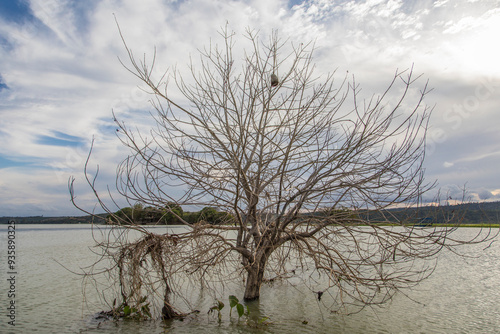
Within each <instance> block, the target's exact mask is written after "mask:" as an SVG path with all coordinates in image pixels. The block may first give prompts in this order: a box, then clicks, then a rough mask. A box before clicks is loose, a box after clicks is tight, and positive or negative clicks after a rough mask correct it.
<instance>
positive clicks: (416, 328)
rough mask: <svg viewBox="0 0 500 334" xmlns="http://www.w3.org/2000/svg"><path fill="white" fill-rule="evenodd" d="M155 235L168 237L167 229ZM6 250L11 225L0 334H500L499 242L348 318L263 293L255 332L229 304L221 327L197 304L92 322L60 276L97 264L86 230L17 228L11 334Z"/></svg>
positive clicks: (94, 301)
mask: <svg viewBox="0 0 500 334" xmlns="http://www.w3.org/2000/svg"><path fill="white" fill-rule="evenodd" d="M158 229H159V233H164V231H165V229H166V227H162V228H158ZM161 229H163V230H161ZM457 233H460V234H464V235H467V234H471V235H472V234H474V233H477V230H475V229H470V228H463V229H460V230H459V231H457ZM7 241H8V239H7V225H0V245H1V246H0V247H1V249H0V266H1V269H0V273H1V281H0V310H1V311H0V333H32V332H33V333H167V332H168V333H229V332H231V333H235V332H236V333H500V241H495V242H493V243H492V244H491V245H489V244H480V245H474V246H469V247H465V248H462V251H463V252H464V253H466V254H469V255H473V256H475V257H469V258H463V257H459V256H457V255H455V254H452V253H450V252H447V253H442V254H441V255H440V257H439V262H438V266H437V268H436V271H435V272H434V274H433V275H432V276H431V278H429V279H428V280H426V281H424V282H422V283H421V284H420V285H419V286H418V287H417V288H414V289H412V290H409V291H407V295H408V297H409V298H408V297H405V296H404V295H402V294H400V295H397V296H396V297H395V298H394V300H393V301H392V302H391V303H390V304H388V305H386V306H385V307H384V308H379V307H375V308H365V309H364V310H363V311H361V312H360V313H357V314H354V315H350V316H342V315H335V314H331V313H329V312H328V311H326V310H325V309H324V308H321V307H320V306H319V304H318V302H317V299H316V298H315V296H314V294H311V293H310V292H309V291H302V290H301V289H300V287H292V286H290V285H276V284H275V285H274V286H268V285H266V286H264V287H263V288H262V292H261V300H260V301H259V302H258V305H253V306H252V307H254V308H257V309H258V310H257V311H256V314H257V313H260V315H261V316H266V317H269V319H270V320H269V321H270V323H269V324H268V325H265V326H262V325H261V326H259V328H252V327H249V326H247V325H245V324H244V323H243V321H240V322H238V321H237V317H235V315H234V314H233V317H232V319H230V318H229V313H228V312H229V305H228V304H229V303H227V302H226V300H224V302H225V303H226V308H225V309H224V310H223V322H222V323H221V324H219V323H218V322H217V319H216V317H214V316H213V315H208V314H207V311H208V309H209V307H210V306H211V304H212V303H213V301H214V300H213V298H212V299H209V298H206V300H204V301H202V302H200V304H199V306H200V311H201V312H200V313H199V314H198V315H197V316H193V317H191V318H188V319H186V320H184V321H170V322H162V321H146V322H142V323H138V322H134V321H119V322H116V323H115V322H112V321H108V322H102V320H95V319H94V317H93V316H92V315H93V314H95V313H96V312H98V311H101V310H103V309H107V308H106V307H104V306H102V305H101V304H99V303H98V300H99V299H98V296H97V293H96V291H95V289H94V288H93V287H92V286H89V285H87V286H83V285H82V277H79V276H78V275H76V274H73V273H71V272H70V271H68V270H67V269H65V268H64V267H66V268H68V269H70V270H73V271H77V272H81V270H80V268H83V267H85V266H88V265H90V264H91V263H92V262H93V260H94V259H95V255H94V254H93V253H92V252H91V251H90V249H89V247H91V246H92V245H93V244H94V242H93V239H92V232H91V227H90V226H89V225H16V268H15V269H16V275H15V298H14V300H15V306H16V309H15V311H16V314H15V324H16V326H15V327H14V326H11V325H9V324H8V321H9V318H8V312H9V311H8V309H7V308H8V307H9V303H10V300H12V298H10V297H8V292H9V289H10V282H9V281H8V279H9V278H10V276H9V274H8V271H9V268H8V266H7ZM63 266H64V267H63ZM84 289H86V291H87V293H86V299H84V297H83V290H84ZM242 291H243V290H242V289H241V291H233V292H231V293H230V292H228V294H227V295H228V296H229V295H230V294H236V295H238V294H239V295H242V294H243V292H242ZM304 321H307V324H304V323H303V322H304Z"/></svg>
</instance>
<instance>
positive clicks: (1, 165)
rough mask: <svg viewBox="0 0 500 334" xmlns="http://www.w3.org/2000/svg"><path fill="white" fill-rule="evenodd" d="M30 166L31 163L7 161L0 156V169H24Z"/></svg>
mask: <svg viewBox="0 0 500 334" xmlns="http://www.w3.org/2000/svg"><path fill="white" fill-rule="evenodd" d="M30 165H32V163H31V162H25V161H18V160H12V159H8V158H6V157H4V156H2V155H0V169H2V168H9V167H26V166H30Z"/></svg>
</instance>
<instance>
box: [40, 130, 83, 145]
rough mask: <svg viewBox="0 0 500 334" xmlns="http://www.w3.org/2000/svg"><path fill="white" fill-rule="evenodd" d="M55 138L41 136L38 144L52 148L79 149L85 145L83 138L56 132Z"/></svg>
mask: <svg viewBox="0 0 500 334" xmlns="http://www.w3.org/2000/svg"><path fill="white" fill-rule="evenodd" d="M53 134H54V135H53V136H39V137H38V141H37V142H38V144H41V145H50V146H66V147H78V146H82V145H83V141H82V138H80V137H75V136H71V135H68V134H66V133H64V132H59V131H54V132H53Z"/></svg>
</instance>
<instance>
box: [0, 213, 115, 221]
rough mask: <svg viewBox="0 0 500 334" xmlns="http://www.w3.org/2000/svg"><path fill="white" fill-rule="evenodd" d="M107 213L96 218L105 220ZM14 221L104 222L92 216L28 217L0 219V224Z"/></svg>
mask: <svg viewBox="0 0 500 334" xmlns="http://www.w3.org/2000/svg"><path fill="white" fill-rule="evenodd" d="M107 215H108V214H107V213H101V214H98V215H96V216H99V217H102V218H106V216H107ZM11 220H14V221H15V222H16V224H90V223H92V222H94V223H95V224H103V223H104V220H101V219H97V218H95V217H92V216H79V217H44V216H30V217H0V224H8V222H9V221H11Z"/></svg>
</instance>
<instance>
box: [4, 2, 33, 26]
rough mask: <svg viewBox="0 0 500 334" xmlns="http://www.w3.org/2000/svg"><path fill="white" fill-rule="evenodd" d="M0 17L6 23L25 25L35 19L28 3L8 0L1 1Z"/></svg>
mask: <svg viewBox="0 0 500 334" xmlns="http://www.w3.org/2000/svg"><path fill="white" fill-rule="evenodd" d="M0 16H1V17H2V18H3V19H5V20H6V21H14V22H16V23H23V22H25V20H27V19H33V18H34V17H33V13H32V11H31V8H30V6H29V3H28V2H27V1H19V0H8V1H0Z"/></svg>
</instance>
